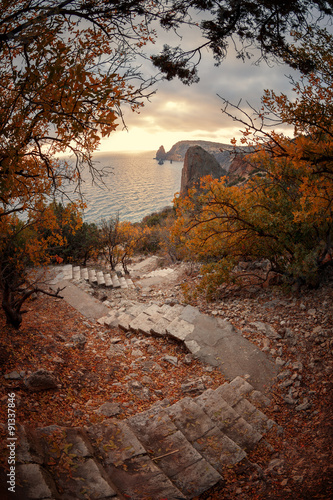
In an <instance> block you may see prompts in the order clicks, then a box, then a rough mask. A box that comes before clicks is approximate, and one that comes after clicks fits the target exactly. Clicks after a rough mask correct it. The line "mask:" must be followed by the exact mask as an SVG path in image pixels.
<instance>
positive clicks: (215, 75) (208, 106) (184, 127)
mask: <svg viewBox="0 0 333 500" xmlns="http://www.w3.org/2000/svg"><path fill="white" fill-rule="evenodd" d="M165 41H167V42H169V40H166V39H165V35H164V34H161V35H160V37H159V38H158V41H157V42H158V43H157V46H152V47H148V48H147V50H148V51H149V50H152V51H153V52H155V53H156V52H157V51H158V48H159V47H161V46H162V45H163V43H164V42H165ZM198 42H200V38H198V33H197V32H196V31H195V30H191V29H188V30H187V32H186V33H185V36H184V37H183V39H182V40H181V43H180V44H181V46H182V48H186V47H191V46H192V47H193V46H196V44H198ZM176 43H179V42H176ZM171 44H172V43H170V45H171ZM257 60H258V55H254V57H253V59H252V60H249V61H246V62H243V61H242V60H240V59H237V58H236V54H235V51H234V49H233V47H230V50H229V52H228V56H227V58H226V60H224V61H223V62H222V64H221V65H220V66H219V67H215V66H214V61H213V58H212V56H211V54H209V53H208V52H204V53H203V57H202V61H201V63H200V65H199V77H200V82H199V83H196V84H192V85H191V86H188V85H184V84H183V83H181V82H180V81H179V80H178V79H176V80H173V81H171V82H170V81H166V80H164V81H160V82H158V83H157V84H156V85H155V86H154V89H155V90H156V93H155V94H154V95H152V96H151V98H150V102H147V101H146V102H145V105H144V107H143V108H141V110H140V113H139V114H137V113H133V112H132V111H131V110H130V109H126V108H124V109H123V112H124V119H125V123H126V126H127V130H123V127H122V124H120V125H119V126H118V129H117V131H116V132H113V133H112V134H111V136H110V137H109V138H108V139H103V140H102V142H101V145H100V148H99V151H101V152H106V151H140V150H141V151H143V150H146V151H148V150H149V151H151V150H157V149H158V148H159V147H160V146H161V145H163V146H164V147H165V150H166V151H168V150H170V149H171V147H172V145H173V144H175V143H176V142H177V141H181V140H207V141H214V142H221V143H225V144H230V141H231V139H232V138H233V137H236V138H240V137H241V133H240V129H241V128H242V127H241V125H240V124H239V123H237V122H234V121H233V120H232V119H231V118H228V117H227V116H226V115H224V114H223V113H222V111H221V108H222V107H223V101H222V100H221V98H220V97H219V96H222V97H223V98H225V99H227V100H228V101H230V102H232V103H235V104H237V103H238V102H239V100H240V99H242V103H244V105H245V106H246V101H248V102H249V103H250V104H251V105H252V106H254V107H259V105H260V98H261V96H262V95H263V91H264V89H274V90H275V91H276V92H284V93H287V94H289V93H290V89H291V85H290V82H289V81H288V78H287V76H288V75H290V74H291V73H292V70H291V69H290V68H289V67H287V66H283V65H277V64H276V63H275V64H274V65H273V64H271V65H270V66H268V65H267V63H265V62H264V61H262V62H261V63H260V64H256V61H257ZM144 71H145V72H147V73H149V72H151V74H154V72H156V70H155V68H153V66H152V65H150V63H146V62H145V63H144Z"/></svg>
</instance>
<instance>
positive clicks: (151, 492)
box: [107, 455, 186, 500]
mask: <svg viewBox="0 0 333 500" xmlns="http://www.w3.org/2000/svg"><path fill="white" fill-rule="evenodd" d="M107 472H108V475H109V476H110V477H112V481H113V482H114V484H115V485H116V486H117V487H118V489H119V490H120V491H121V492H122V494H123V498H129V499H133V500H148V499H151V500H158V499H162V498H164V499H167V500H178V499H179V500H182V499H185V498H186V497H185V496H184V495H183V494H182V493H181V491H180V490H179V489H177V487H176V486H175V485H174V484H173V483H172V482H171V481H170V479H169V478H168V477H167V476H166V475H165V474H163V472H161V470H160V469H159V468H158V467H157V465H155V463H154V462H153V461H152V460H151V459H150V458H149V457H148V456H147V455H141V456H138V457H134V458H132V459H130V460H126V462H125V463H124V464H122V465H119V466H118V467H115V466H113V465H110V466H108V467H107Z"/></svg>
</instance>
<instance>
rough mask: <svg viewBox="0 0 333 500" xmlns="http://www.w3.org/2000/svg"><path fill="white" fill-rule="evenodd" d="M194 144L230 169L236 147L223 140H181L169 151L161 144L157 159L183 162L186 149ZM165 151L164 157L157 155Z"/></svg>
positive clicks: (222, 165) (227, 169) (223, 166)
mask: <svg viewBox="0 0 333 500" xmlns="http://www.w3.org/2000/svg"><path fill="white" fill-rule="evenodd" d="M193 146H200V147H201V148H202V149H204V150H205V151H207V153H209V154H211V155H212V156H214V158H215V159H216V160H217V162H218V163H219V164H220V166H221V167H222V168H223V169H225V170H226V171H227V172H228V171H229V167H230V165H231V163H232V161H233V159H234V148H233V146H231V145H230V144H223V143H221V142H211V141H179V142H177V143H176V144H174V145H173V146H172V148H171V149H170V151H168V152H167V153H166V152H165V150H164V147H163V146H161V147H160V148H159V150H158V151H157V153H156V159H163V160H172V161H180V162H183V161H184V159H185V154H186V151H187V150H188V149H189V148H190V147H193ZM162 148H163V152H164V153H165V156H164V157H163V158H160V157H159V158H158V157H157V155H158V154H161V153H162Z"/></svg>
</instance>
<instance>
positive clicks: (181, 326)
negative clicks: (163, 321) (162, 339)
mask: <svg viewBox="0 0 333 500" xmlns="http://www.w3.org/2000/svg"><path fill="white" fill-rule="evenodd" d="M193 330H194V326H193V325H192V324H191V323H188V322H187V321H184V320H183V319H180V320H179V319H174V320H173V321H171V323H169V325H168V327H167V334H168V335H170V337H173V338H174V339H176V340H181V341H184V340H185V339H187V337H188V336H189V335H190V334H191V333H192V332H193Z"/></svg>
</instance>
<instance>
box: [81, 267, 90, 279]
mask: <svg viewBox="0 0 333 500" xmlns="http://www.w3.org/2000/svg"><path fill="white" fill-rule="evenodd" d="M81 278H82V279H84V280H88V279H89V274H88V269H87V268H86V267H84V268H83V269H81Z"/></svg>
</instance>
